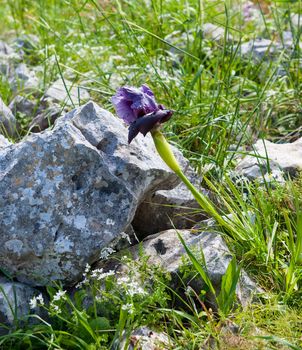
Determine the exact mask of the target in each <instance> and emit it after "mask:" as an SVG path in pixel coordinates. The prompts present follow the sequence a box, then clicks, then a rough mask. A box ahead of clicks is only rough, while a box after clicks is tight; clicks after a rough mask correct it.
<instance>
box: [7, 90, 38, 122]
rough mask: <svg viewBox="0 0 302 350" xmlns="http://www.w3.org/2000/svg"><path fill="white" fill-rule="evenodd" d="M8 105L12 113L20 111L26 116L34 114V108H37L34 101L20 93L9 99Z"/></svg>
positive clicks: (29, 116)
mask: <svg viewBox="0 0 302 350" xmlns="http://www.w3.org/2000/svg"><path fill="white" fill-rule="evenodd" d="M8 107H9V108H10V110H11V111H12V112H13V114H14V115H16V114H17V113H21V114H22V115H25V116H26V117H28V118H32V117H33V116H34V113H35V110H36V109H37V106H36V103H34V102H33V101H31V100H29V99H28V98H26V97H24V96H20V95H17V96H16V97H15V98H14V99H13V100H12V101H11V103H10V104H9V106H8Z"/></svg>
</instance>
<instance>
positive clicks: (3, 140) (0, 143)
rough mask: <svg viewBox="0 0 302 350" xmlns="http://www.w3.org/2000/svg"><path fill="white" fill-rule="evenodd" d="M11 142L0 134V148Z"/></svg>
mask: <svg viewBox="0 0 302 350" xmlns="http://www.w3.org/2000/svg"><path fill="white" fill-rule="evenodd" d="M11 144H12V143H11V142H9V141H8V139H6V138H5V137H4V136H3V135H0V148H5V147H7V146H9V145H11Z"/></svg>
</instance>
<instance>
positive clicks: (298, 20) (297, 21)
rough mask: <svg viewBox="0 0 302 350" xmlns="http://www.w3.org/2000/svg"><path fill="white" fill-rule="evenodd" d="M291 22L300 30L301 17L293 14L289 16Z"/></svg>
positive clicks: (301, 24)
mask: <svg viewBox="0 0 302 350" xmlns="http://www.w3.org/2000/svg"><path fill="white" fill-rule="evenodd" d="M291 21H292V24H293V25H294V26H296V27H297V28H299V29H301V26H302V15H301V14H299V13H295V14H293V15H292V16H291Z"/></svg>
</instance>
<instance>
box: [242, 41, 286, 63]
mask: <svg viewBox="0 0 302 350" xmlns="http://www.w3.org/2000/svg"><path fill="white" fill-rule="evenodd" d="M280 49H281V48H280V44H276V43H274V42H273V41H271V40H268V39H263V38H257V39H254V40H250V41H248V42H246V43H243V44H241V46H240V52H241V54H242V56H245V57H247V58H248V59H249V58H252V59H253V60H255V61H261V60H263V59H266V60H269V59H271V58H272V57H273V56H274V55H276V54H277V55H278V54H280Z"/></svg>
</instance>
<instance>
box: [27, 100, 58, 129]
mask: <svg viewBox="0 0 302 350" xmlns="http://www.w3.org/2000/svg"><path fill="white" fill-rule="evenodd" d="M61 114H62V108H61V107H56V106H52V107H50V108H47V109H46V110H44V111H43V112H41V113H40V114H38V115H37V116H36V117H35V118H34V119H33V120H32V122H31V123H30V124H29V127H28V128H29V130H30V131H31V132H41V131H43V130H45V129H47V128H49V127H50V126H52V125H53V124H54V122H55V121H56V120H57V119H58V118H59V117H60V116H61Z"/></svg>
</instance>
